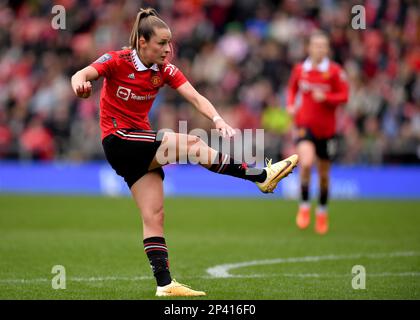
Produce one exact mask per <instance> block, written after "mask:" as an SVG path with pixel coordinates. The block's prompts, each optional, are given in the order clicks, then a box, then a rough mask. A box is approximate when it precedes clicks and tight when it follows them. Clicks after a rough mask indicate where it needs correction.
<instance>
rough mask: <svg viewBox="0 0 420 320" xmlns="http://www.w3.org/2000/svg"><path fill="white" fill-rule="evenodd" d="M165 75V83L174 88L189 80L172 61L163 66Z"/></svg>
mask: <svg viewBox="0 0 420 320" xmlns="http://www.w3.org/2000/svg"><path fill="white" fill-rule="evenodd" d="M163 75H164V80H165V83H167V84H168V85H169V86H170V87H171V88H173V89H177V88H178V87H180V86H181V85H183V84H184V83H185V82H187V78H186V77H185V76H184V74H183V73H182V72H181V70H179V69H178V68H177V67H176V66H174V65H173V64H170V63H168V64H165V65H164V66H163Z"/></svg>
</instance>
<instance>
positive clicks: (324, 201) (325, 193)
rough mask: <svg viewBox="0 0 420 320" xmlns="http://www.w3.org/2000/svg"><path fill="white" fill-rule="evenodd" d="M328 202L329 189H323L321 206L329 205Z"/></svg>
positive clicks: (320, 196) (320, 195)
mask: <svg viewBox="0 0 420 320" xmlns="http://www.w3.org/2000/svg"><path fill="white" fill-rule="evenodd" d="M327 202H328V188H321V192H320V194H319V204H320V205H321V206H325V205H327Z"/></svg>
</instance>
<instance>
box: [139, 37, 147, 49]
mask: <svg viewBox="0 0 420 320" xmlns="http://www.w3.org/2000/svg"><path fill="white" fill-rule="evenodd" d="M137 43H138V44H139V47H140V48H144V47H145V46H146V44H147V41H146V39H145V38H144V37H143V36H141V37H139V38H138V40H137Z"/></svg>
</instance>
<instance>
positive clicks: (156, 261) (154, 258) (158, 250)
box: [143, 237, 172, 287]
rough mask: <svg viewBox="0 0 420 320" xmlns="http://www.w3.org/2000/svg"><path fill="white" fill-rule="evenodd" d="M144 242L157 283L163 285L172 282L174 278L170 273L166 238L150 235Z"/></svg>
mask: <svg viewBox="0 0 420 320" xmlns="http://www.w3.org/2000/svg"><path fill="white" fill-rule="evenodd" d="M143 244H144V251H145V252H146V254H147V257H148V258H149V262H150V266H151V267H152V270H153V275H154V276H155V278H156V282H157V285H158V286H159V287H163V286H166V285H167V284H169V283H171V281H172V279H171V274H170V273H169V260H168V249H167V247H166V243H165V238H162V237H150V238H147V239H144V240H143Z"/></svg>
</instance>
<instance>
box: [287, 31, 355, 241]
mask: <svg viewBox="0 0 420 320" xmlns="http://www.w3.org/2000/svg"><path fill="white" fill-rule="evenodd" d="M329 49H330V48H329V39H328V36H327V35H326V34H324V33H322V32H316V33H313V34H312V35H311V36H310V38H309V44H308V53H309V57H308V58H307V59H306V60H305V61H304V62H302V63H298V64H297V65H295V67H294V68H293V71H292V75H291V77H290V80H289V85H288V93H287V111H288V112H289V114H291V115H292V116H293V118H294V124H295V128H294V130H295V133H296V144H297V153H298V155H299V163H300V187H301V202H300V204H299V210H298V213H297V217H296V224H297V226H298V227H299V228H300V229H305V228H307V227H308V226H309V224H310V220H311V211H310V197H309V186H310V180H311V169H312V167H313V165H314V164H315V163H316V164H317V169H318V175H319V190H320V194H319V202H318V207H317V210H316V222H315V231H316V232H317V233H318V234H325V233H327V232H328V228H329V224H328V211H327V202H328V193H329V180H330V179H329V177H330V166H331V161H332V159H333V158H334V155H335V153H336V151H337V143H336V139H335V134H336V127H335V126H336V117H335V111H336V109H337V107H338V106H340V105H341V104H343V103H345V102H347V100H348V93H349V88H348V84H347V81H346V76H345V73H344V71H343V69H342V68H341V67H340V65H338V64H337V63H335V62H333V61H331V60H330V59H329V58H328V55H329Z"/></svg>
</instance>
